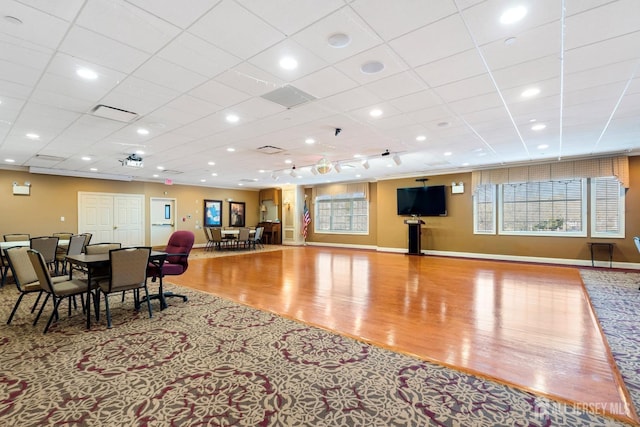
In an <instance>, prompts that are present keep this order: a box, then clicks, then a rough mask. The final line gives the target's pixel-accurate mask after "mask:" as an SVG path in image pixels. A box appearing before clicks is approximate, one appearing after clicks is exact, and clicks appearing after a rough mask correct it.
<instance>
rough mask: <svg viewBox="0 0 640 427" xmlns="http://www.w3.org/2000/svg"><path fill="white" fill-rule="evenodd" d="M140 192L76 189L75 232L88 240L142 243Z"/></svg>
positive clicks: (131, 243)
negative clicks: (85, 191)
mask: <svg viewBox="0 0 640 427" xmlns="http://www.w3.org/2000/svg"><path fill="white" fill-rule="evenodd" d="M143 224H144V195H142V194H109V193H84V192H78V233H91V234H93V236H92V237H91V243H104V242H120V243H122V246H141V245H144V227H143Z"/></svg>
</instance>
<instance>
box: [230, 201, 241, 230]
mask: <svg viewBox="0 0 640 427" xmlns="http://www.w3.org/2000/svg"><path fill="white" fill-rule="evenodd" d="M229 225H230V226H231V227H244V202H229Z"/></svg>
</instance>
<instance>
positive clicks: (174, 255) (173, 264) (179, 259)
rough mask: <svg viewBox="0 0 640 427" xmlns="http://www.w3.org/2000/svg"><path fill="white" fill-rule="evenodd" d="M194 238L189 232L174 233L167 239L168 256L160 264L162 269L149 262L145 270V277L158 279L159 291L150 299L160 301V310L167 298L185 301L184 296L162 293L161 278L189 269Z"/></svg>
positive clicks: (153, 279)
mask: <svg viewBox="0 0 640 427" xmlns="http://www.w3.org/2000/svg"><path fill="white" fill-rule="evenodd" d="M194 241H195V236H194V234H193V233H192V232H191V231H184V230H182V231H176V232H174V233H172V234H171V236H170V237H169V242H168V243H167V247H166V248H165V249H164V251H165V252H166V253H167V254H168V255H167V258H166V260H165V261H164V262H163V263H162V267H160V265H159V264H157V263H153V262H150V263H149V266H148V268H147V276H149V277H151V281H152V282H155V281H156V278H159V279H160V280H159V283H160V289H159V291H158V295H157V296H152V297H151V298H159V299H160V309H161V310H163V309H165V308H167V303H166V298H167V297H178V298H182V300H183V301H186V300H187V297H186V296H184V295H179V294H174V293H173V292H164V290H163V289H162V278H163V277H164V276H178V275H180V274H182V273H184V272H185V271H187V268H189V253H191V248H193V243H194Z"/></svg>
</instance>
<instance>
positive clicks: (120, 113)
mask: <svg viewBox="0 0 640 427" xmlns="http://www.w3.org/2000/svg"><path fill="white" fill-rule="evenodd" d="M91 112H92V113H93V115H94V116H98V117H102V118H104V119H110V120H116V121H119V122H125V123H130V122H132V121H134V120H135V119H137V118H138V115H137V114H136V113H132V112H131V111H127V110H122V109H120V108H115V107H109V106H108V105H102V104H100V105H98V106H96V107H94V109H93V110H91Z"/></svg>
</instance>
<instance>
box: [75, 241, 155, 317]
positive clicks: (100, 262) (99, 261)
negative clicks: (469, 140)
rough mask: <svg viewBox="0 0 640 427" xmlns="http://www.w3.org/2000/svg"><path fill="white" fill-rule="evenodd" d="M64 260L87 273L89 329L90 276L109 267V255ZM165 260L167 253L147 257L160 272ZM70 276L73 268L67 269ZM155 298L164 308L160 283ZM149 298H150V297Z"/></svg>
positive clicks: (84, 255)
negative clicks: (102, 268)
mask: <svg viewBox="0 0 640 427" xmlns="http://www.w3.org/2000/svg"><path fill="white" fill-rule="evenodd" d="M65 258H66V260H67V261H69V263H71V264H72V265H75V266H79V267H82V268H83V269H85V270H86V271H87V282H88V283H89V286H87V304H86V307H87V329H91V291H92V287H91V280H92V278H91V274H92V271H94V270H95V269H96V268H99V267H104V266H108V265H109V263H110V262H111V261H110V258H109V253H108V252H106V253H102V254H86V253H81V254H78V255H67V256H66V257H65ZM166 259H167V253H166V252H163V251H151V254H150V255H149V262H151V263H153V264H155V265H156V266H157V267H158V268H159V269H160V271H162V265H163V264H164V262H165V260H166ZM72 274H73V268H71V269H69V279H71V278H72ZM154 296H155V295H154ZM156 297H157V298H158V299H160V306H161V307H166V305H167V304H166V302H165V300H164V293H163V290H162V282H160V289H159V292H158V295H157V296H156ZM149 298H151V296H150V297H149ZM95 301H96V300H95V299H94V308H95V310H96V314H97V313H98V310H99V309H100V307H98V306H96V305H95Z"/></svg>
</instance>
